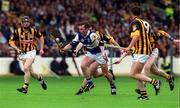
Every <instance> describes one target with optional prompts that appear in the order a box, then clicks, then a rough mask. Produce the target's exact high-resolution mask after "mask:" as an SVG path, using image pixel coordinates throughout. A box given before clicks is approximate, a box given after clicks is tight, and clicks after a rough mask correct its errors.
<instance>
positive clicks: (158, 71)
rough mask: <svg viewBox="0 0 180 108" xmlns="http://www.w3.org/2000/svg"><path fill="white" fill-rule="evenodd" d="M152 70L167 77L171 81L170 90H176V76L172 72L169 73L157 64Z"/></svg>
mask: <svg viewBox="0 0 180 108" xmlns="http://www.w3.org/2000/svg"><path fill="white" fill-rule="evenodd" d="M151 72H152V73H153V74H156V75H159V76H161V77H163V78H165V79H166V80H167V81H168V83H169V88H170V90H171V91H172V90H174V76H173V75H172V74H168V73H166V72H165V71H164V70H162V69H159V68H158V67H157V66H156V65H155V64H154V65H152V67H151Z"/></svg>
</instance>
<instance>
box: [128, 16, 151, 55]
mask: <svg viewBox="0 0 180 108" xmlns="http://www.w3.org/2000/svg"><path fill="white" fill-rule="evenodd" d="M150 33H151V31H150V26H149V25H148V23H147V22H146V21H144V20H142V19H139V18H137V17H136V18H134V20H133V21H132V22H131V28H130V36H131V38H133V37H134V36H138V38H139V39H138V41H137V42H136V44H135V46H134V47H133V48H132V49H133V53H134V54H145V55H150V54H151V52H152V48H151V44H150V39H149V37H150Z"/></svg>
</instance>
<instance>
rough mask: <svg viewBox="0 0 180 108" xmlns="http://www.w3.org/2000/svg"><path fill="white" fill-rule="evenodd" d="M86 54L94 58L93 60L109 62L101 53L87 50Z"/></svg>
mask: <svg viewBox="0 0 180 108" xmlns="http://www.w3.org/2000/svg"><path fill="white" fill-rule="evenodd" d="M86 56H88V57H90V58H92V59H93V60H95V61H96V62H98V63H99V64H106V63H107V61H106V60H105V59H104V58H103V57H102V55H101V53H97V54H91V53H90V52H87V54H86Z"/></svg>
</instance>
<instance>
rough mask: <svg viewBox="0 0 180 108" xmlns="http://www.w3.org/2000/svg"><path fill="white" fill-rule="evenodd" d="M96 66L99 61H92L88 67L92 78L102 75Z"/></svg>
mask: <svg viewBox="0 0 180 108" xmlns="http://www.w3.org/2000/svg"><path fill="white" fill-rule="evenodd" d="M98 66H99V63H97V62H94V63H92V64H91V65H90V67H89V69H90V72H91V76H93V77H94V78H98V77H101V76H103V73H102V71H100V70H98Z"/></svg>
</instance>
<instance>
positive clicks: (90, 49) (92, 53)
mask: <svg viewBox="0 0 180 108" xmlns="http://www.w3.org/2000/svg"><path fill="white" fill-rule="evenodd" d="M78 30H79V32H78V33H77V35H76V37H75V38H74V39H73V41H72V42H71V43H70V44H68V45H66V46H65V47H64V48H62V49H60V51H61V52H63V51H67V50H69V49H71V48H72V47H73V46H76V45H77V44H78V45H77V47H76V49H75V55H76V54H77V53H78V51H79V50H80V49H81V48H82V47H83V46H84V47H85V48H86V50H87V53H86V54H85V57H84V59H83V60H82V62H81V70H82V72H83V74H84V77H85V78H86V85H85V88H84V91H88V90H90V89H91V88H93V87H94V84H93V82H92V79H91V72H90V71H91V70H90V68H89V67H90V66H91V64H92V63H94V62H97V63H98V64H99V65H100V67H101V70H102V72H103V74H104V76H105V77H106V78H107V80H108V81H109V83H110V87H111V94H116V86H115V83H114V81H113V76H112V75H111V73H109V72H108V67H107V56H106V53H105V51H104V44H103V42H101V40H100V38H99V37H98V36H97V35H96V33H94V32H91V31H90V24H89V23H88V22H81V23H80V24H79V25H78Z"/></svg>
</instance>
